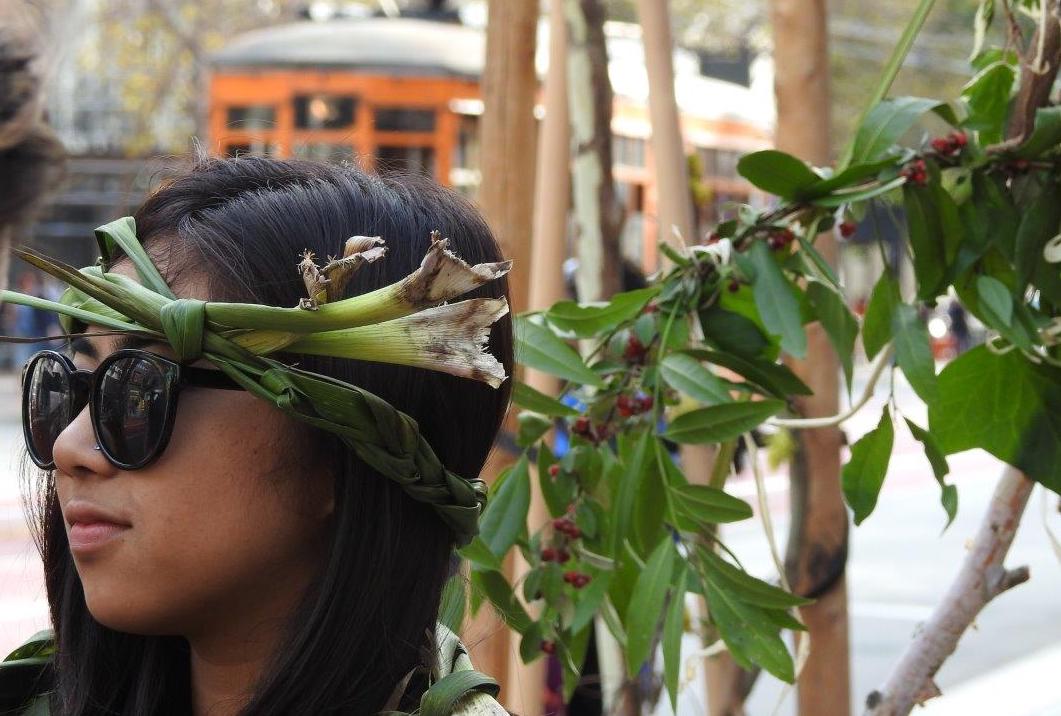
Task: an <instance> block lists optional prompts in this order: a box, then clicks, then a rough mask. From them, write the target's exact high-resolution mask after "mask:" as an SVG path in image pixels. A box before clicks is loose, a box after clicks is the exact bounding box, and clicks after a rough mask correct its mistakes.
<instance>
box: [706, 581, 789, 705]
mask: <svg viewBox="0 0 1061 716" xmlns="http://www.w3.org/2000/svg"><path fill="white" fill-rule="evenodd" d="M704 576H705V577H706V580H705V585H704V591H705V594H706V596H707V605H708V611H709V612H710V614H711V619H712V621H714V623H715V626H716V627H718V633H719V636H721V637H722V640H723V641H724V642H725V643H726V646H727V647H729V651H730V654H732V655H733V660H734V661H736V662H737V663H738V664H740V665H741V666H742V667H744V668H745V669H748V670H751V669H752V668H753V666H755V665H759V666H761V667H762V668H764V669H766V670H767V671H769V672H770V673H771V674H773V675H774V676H776V677H777V678H779V679H781V680H782V681H784V682H786V683H789V684H791V683H792V682H793V681H795V673H794V668H793V664H792V655H791V654H789V653H788V649H786V648H785V643H784V642H783V641H782V640H781V636H780V634H779V633H778V627H777V625H776V624H775V623H774V621H773V620H772V619H771V618H770V617H769V616H768V615H767V610H765V609H761V608H759V607H756V606H754V605H751V604H748V603H746V602H744V601H742V600H741V599H740V598H739V597H738V596H737V595H736V594H734V593H733V591H732V589H731V588H730V586H729V584H728V582H725V581H723V580H716V579H712V578H710V577H709V576H708V575H704Z"/></svg>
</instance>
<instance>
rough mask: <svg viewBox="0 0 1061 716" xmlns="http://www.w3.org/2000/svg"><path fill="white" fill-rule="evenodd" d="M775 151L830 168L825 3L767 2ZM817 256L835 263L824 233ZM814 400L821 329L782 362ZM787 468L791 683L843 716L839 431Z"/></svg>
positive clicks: (813, 406) (824, 373)
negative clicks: (798, 628) (794, 620)
mask: <svg viewBox="0 0 1061 716" xmlns="http://www.w3.org/2000/svg"><path fill="white" fill-rule="evenodd" d="M772 23H773V37H774V67H775V72H776V79H775V92H776V96H777V115H778V123H777V139H776V146H777V147H778V149H781V150H782V151H786V152H789V153H792V154H795V155H797V156H799V157H801V158H803V159H806V160H808V161H811V162H813V163H815V164H825V163H827V162H828V161H829V158H830V157H829V61H828V52H827V41H826V9H825V2H824V0H811V1H809V2H808V1H807V0H774V1H773V3H772ZM816 246H817V248H818V250H819V251H820V252H821V253H822V255H823V256H824V257H825V259H826V260H827V261H829V262H830V264H832V265H834V266H835V265H836V244H835V241H834V240H833V238H832V236H831V235H828V234H827V235H823V236H821V237H819V239H818V241H817V244H816ZM788 362H789V365H790V366H791V367H792V369H793V370H794V371H795V372H796V374H797V375H799V377H800V378H801V379H802V380H803V381H804V382H805V383H806V384H807V385H808V386H810V388H811V389H812V390H813V391H814V395H812V396H809V397H807V398H801V399H798V400H796V408H797V410H798V412H799V413H800V414H802V415H805V416H807V417H812V416H826V415H835V414H836V413H837V412H838V409H839V396H838V389H839V378H838V376H839V362H838V360H837V357H836V354H835V352H834V351H833V349H832V347H831V346H830V345H829V342H828V340H827V337H826V335H825V332H824V331H823V330H822V328H821V325H820V324H813V325H811V326H810V327H809V328H808V348H807V357H806V359H805V360H789V361H788ZM797 443H798V445H797V452H796V456H795V458H794V460H793V462H792V466H791V472H790V474H791V492H792V503H793V509H792V521H791V527H790V530H789V541H788V549H787V555H786V560H785V561H786V571H787V572H788V579H789V582H790V583H791V585H792V588H793V590H794V591H795V592H796V593H797V594H801V595H804V596H810V597H813V598H814V599H816V600H817V601H816V602H815V603H814V604H813V605H811V606H810V607H806V608H803V609H801V610H800V611H801V614H802V616H803V618H804V620H805V621H806V624H807V627H808V630H809V636H810V643H811V652H810V657H809V658H808V660H807V662H806V664H805V665H804V668H803V671H802V673H801V675H800V678H799V713H800V714H801V715H802V716H834V715H835V716H847V714H850V712H851V692H850V689H851V687H850V664H849V656H848V650H849V647H848V618H847V586H846V581H845V569H846V563H847V539H848V537H847V525H848V517H847V510H846V508H845V507H844V502H843V496H842V494H841V491H840V431H839V429H838V428H836V427H829V428H818V429H813V430H801V431H800V432H799V433H798V435H797Z"/></svg>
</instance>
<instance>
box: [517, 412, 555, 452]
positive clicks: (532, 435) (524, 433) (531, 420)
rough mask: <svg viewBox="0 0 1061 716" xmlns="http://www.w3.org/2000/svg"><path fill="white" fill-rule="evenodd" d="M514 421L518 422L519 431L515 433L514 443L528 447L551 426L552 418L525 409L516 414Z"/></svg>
mask: <svg viewBox="0 0 1061 716" xmlns="http://www.w3.org/2000/svg"><path fill="white" fill-rule="evenodd" d="M516 421H517V422H518V423H519V431H518V432H517V433H516V444H517V445H519V446H520V447H521V448H527V447H530V446H531V445H533V444H534V443H536V442H538V440H539V439H541V437H542V436H543V435H545V434H546V433H547V432H549V429H550V428H552V427H553V421H552V420H549V419H548V418H546V417H544V416H542V415H538V414H537V413H532V412H530V411H526V410H524V411H522V412H520V414H519V415H518V416H516Z"/></svg>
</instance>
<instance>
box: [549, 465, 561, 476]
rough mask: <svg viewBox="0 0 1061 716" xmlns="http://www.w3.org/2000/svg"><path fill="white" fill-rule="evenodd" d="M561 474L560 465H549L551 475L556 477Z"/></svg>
mask: <svg viewBox="0 0 1061 716" xmlns="http://www.w3.org/2000/svg"><path fill="white" fill-rule="evenodd" d="M559 474H560V466H559V465H550V466H549V477H556V476H557V475H559Z"/></svg>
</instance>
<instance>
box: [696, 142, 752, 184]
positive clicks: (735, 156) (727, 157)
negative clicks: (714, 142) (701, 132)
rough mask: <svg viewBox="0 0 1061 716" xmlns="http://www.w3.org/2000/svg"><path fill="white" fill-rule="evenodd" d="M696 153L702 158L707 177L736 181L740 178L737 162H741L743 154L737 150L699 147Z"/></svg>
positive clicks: (701, 161)
mask: <svg viewBox="0 0 1061 716" xmlns="http://www.w3.org/2000/svg"><path fill="white" fill-rule="evenodd" d="M696 153H697V154H698V155H699V156H700V163H701V164H702V165H703V170H704V176H705V177H715V178H722V179H736V178H737V177H738V176H740V175H739V173H738V172H737V162H739V161H740V158H741V152H739V151H737V150H735V149H719V148H717V147H697V149H696Z"/></svg>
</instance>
